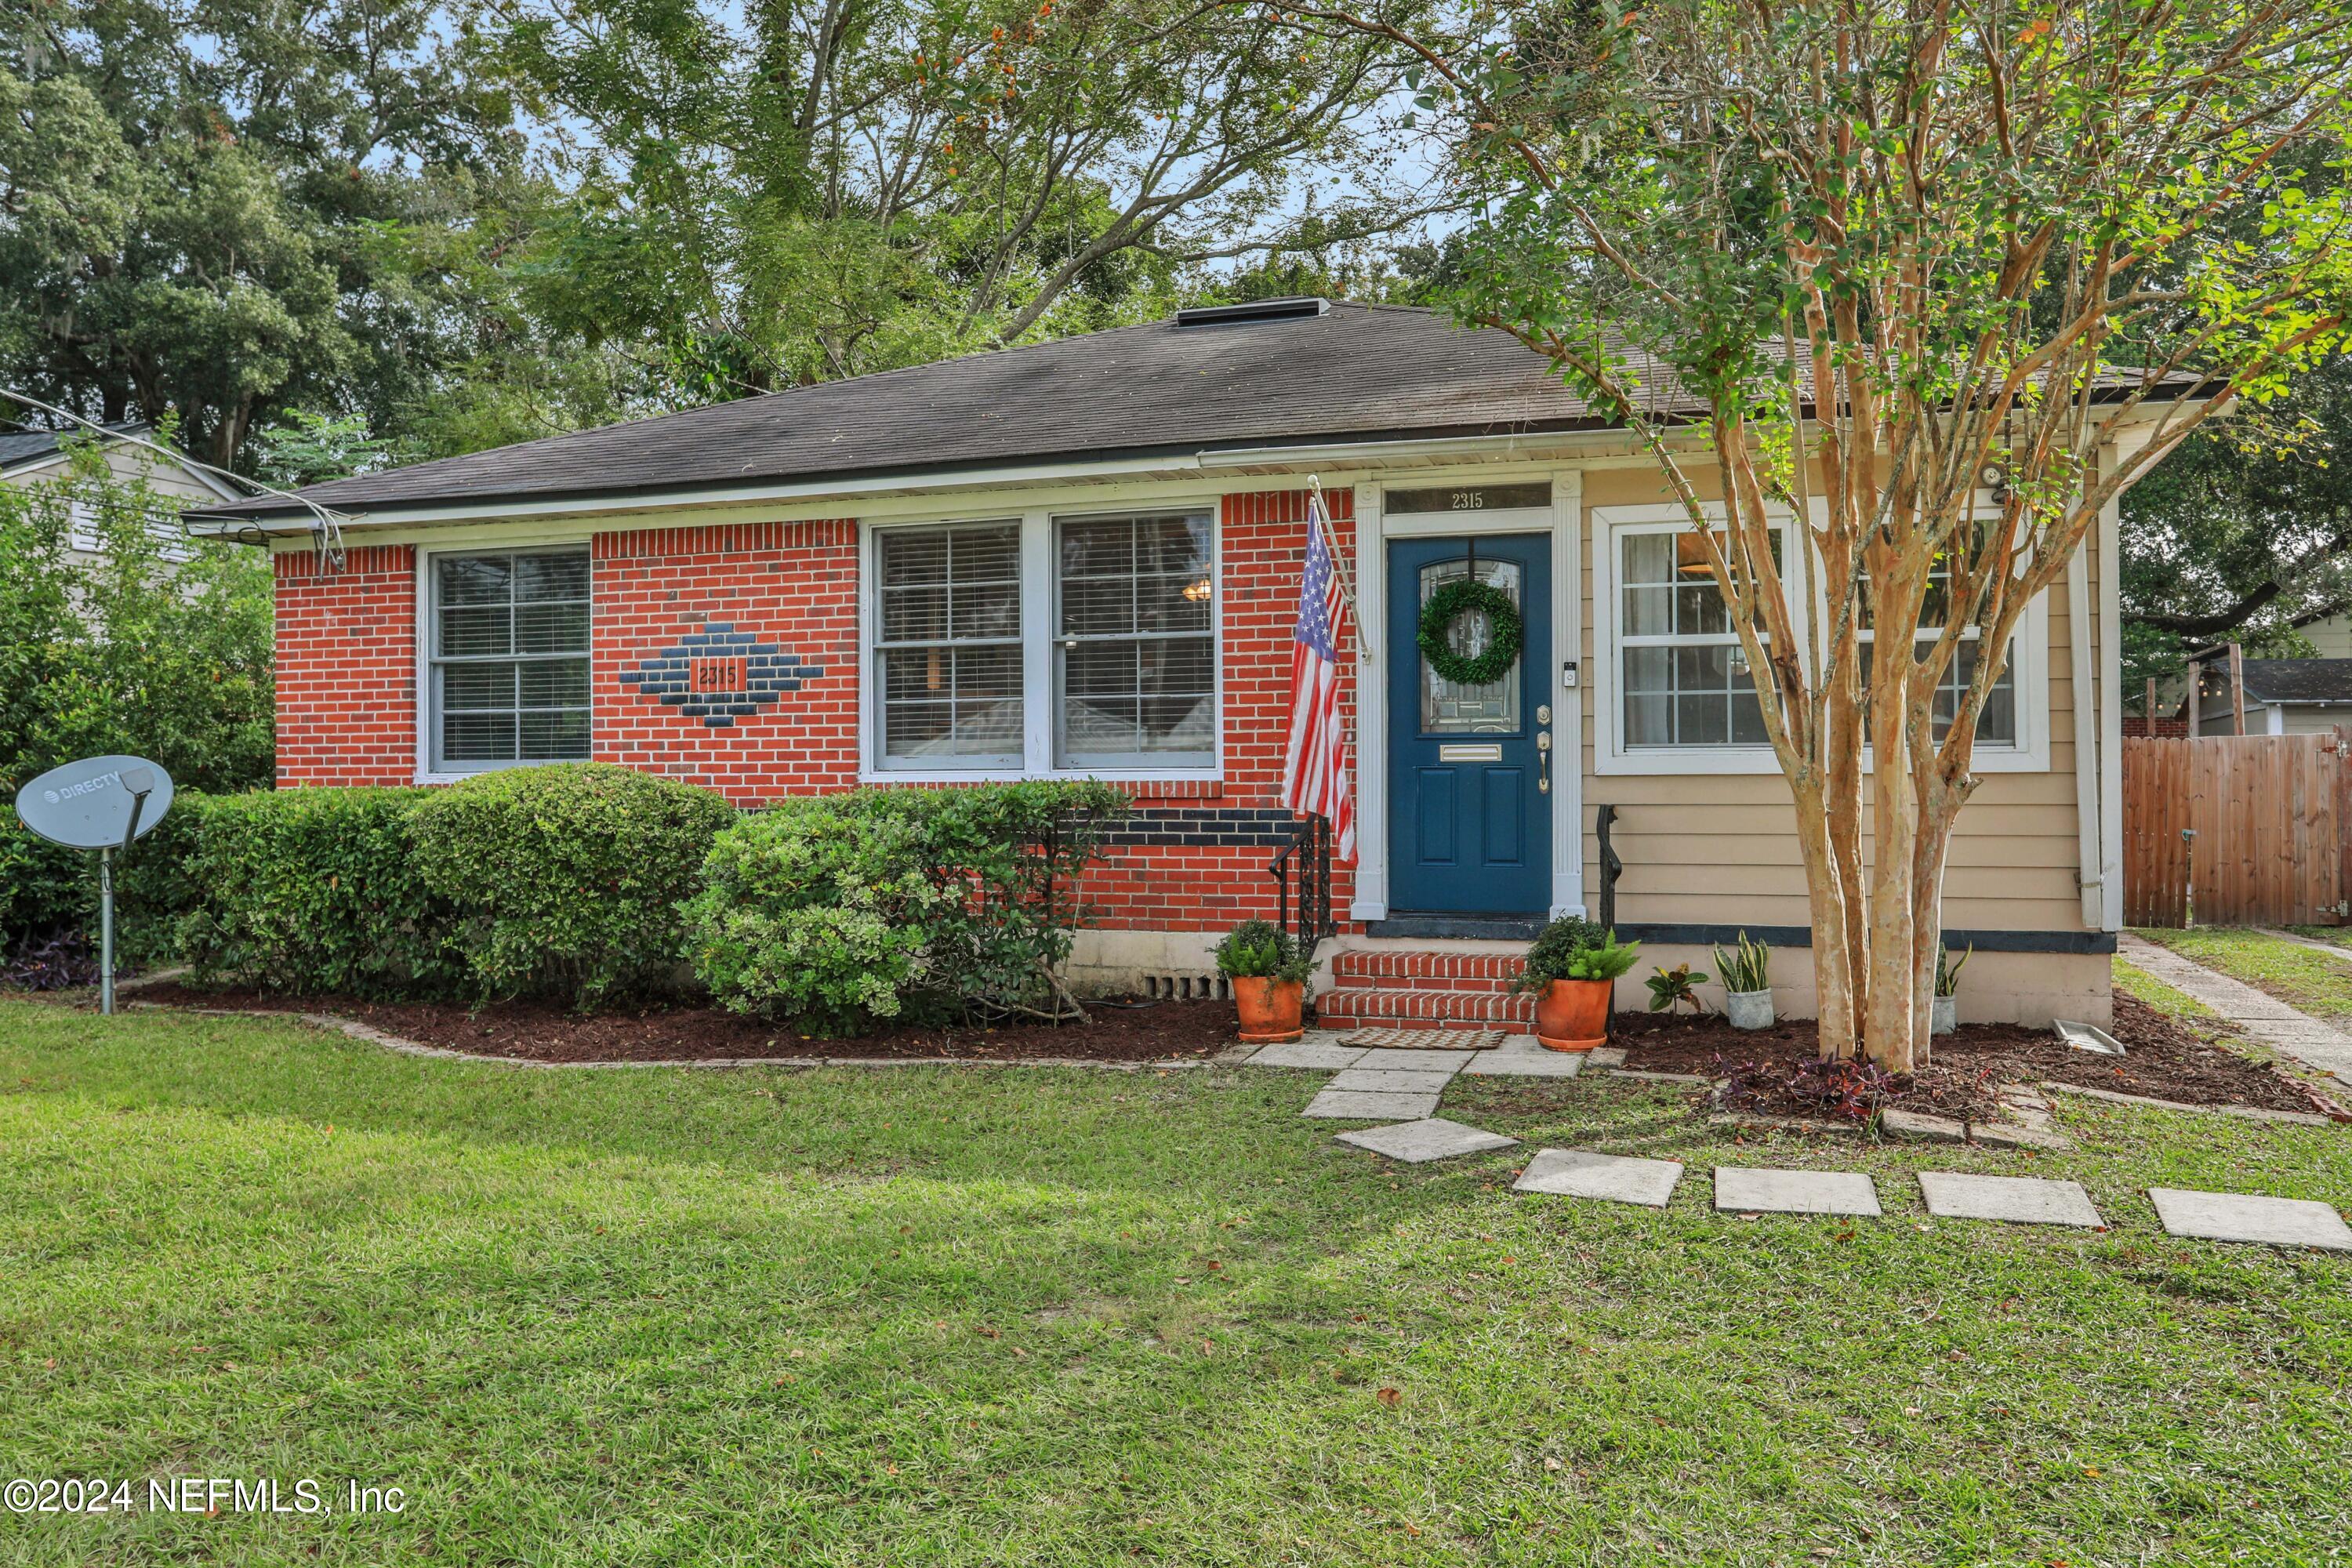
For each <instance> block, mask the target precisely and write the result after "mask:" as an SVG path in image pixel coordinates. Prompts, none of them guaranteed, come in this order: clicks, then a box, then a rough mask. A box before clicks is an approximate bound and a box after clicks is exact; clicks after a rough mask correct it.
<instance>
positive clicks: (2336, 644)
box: [2295, 615, 2352, 658]
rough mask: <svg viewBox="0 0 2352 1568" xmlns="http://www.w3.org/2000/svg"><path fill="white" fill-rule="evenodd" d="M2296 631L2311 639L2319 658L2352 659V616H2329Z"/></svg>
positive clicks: (2306, 623)
mask: <svg viewBox="0 0 2352 1568" xmlns="http://www.w3.org/2000/svg"><path fill="white" fill-rule="evenodd" d="M2295 629H2296V630H2297V631H2299V632H2301V633H2302V634H2303V635H2304V636H2305V637H2309V638H2310V639H2311V649H2312V652H2313V653H2315V654H2316V655H2317V656H2318V657H2319V658H2352V616H2346V615H2335V616H2324V617H2322V618H2321V619H2319V620H2315V621H2306V622H2305V623H2304V624H2303V625H2302V626H2297V627H2296V628H2295Z"/></svg>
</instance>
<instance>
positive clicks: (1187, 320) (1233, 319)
mask: <svg viewBox="0 0 2352 1568" xmlns="http://www.w3.org/2000/svg"><path fill="white" fill-rule="evenodd" d="M1330 309H1331V301H1330V300H1318V299H1313V298H1310V297H1308V296H1306V295H1293V296H1291V297H1289V298H1287V299H1282V300H1249V301H1247V302H1246V303H1244V304H1239V305H1201V306H1197V307H1195V308H1194V309H1192V310H1179V311H1177V312H1176V324H1177V325H1178V326H1180V327H1218V326H1223V325H1226V324H1227V323H1232V324H1234V325H1242V324H1245V323H1248V322H1251V321H1292V320H1295V319H1297V318H1298V317H1301V316H1320V315H1324V314H1326V313H1327V312H1328V311H1329V310H1330Z"/></svg>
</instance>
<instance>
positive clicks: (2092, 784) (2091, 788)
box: [2066, 518, 2106, 931]
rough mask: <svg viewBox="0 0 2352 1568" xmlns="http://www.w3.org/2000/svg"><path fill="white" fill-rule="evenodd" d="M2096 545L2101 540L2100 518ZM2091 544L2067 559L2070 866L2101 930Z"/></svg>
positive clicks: (2086, 915) (2087, 926)
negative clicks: (2071, 743) (2071, 771)
mask: <svg viewBox="0 0 2352 1568" xmlns="http://www.w3.org/2000/svg"><path fill="white" fill-rule="evenodd" d="M2101 521H2102V527H2101V529H2100V534H2101V538H2100V544H2101V546H2102V547H2104V546H2105V537H2104V536H2105V527H2104V523H2105V519H2104V518H2102V520H2101ZM2090 553H2091V543H2090V541H2089V540H2087V539H2086V540H2084V542H2083V545H2082V547H2081V548H2080V549H2078V550H2076V551H2075V552H2074V559H2072V560H2071V561H2069V562H2067V563H2066V651H2067V653H2068V654H2069V655H2070V656H2071V658H2073V661H2074V663H2073V668H2072V673H2073V679H2074V838H2075V842H2074V866H2075V878H2076V880H2077V882H2078V884H2079V885H2080V887H2081V889H2082V895H2083V929H2084V930H2085V931H2100V930H2104V929H2105V925H2104V921H2105V914H2106V899H2105V875H2104V867H2105V858H2104V856H2103V854H2102V852H2101V845H2102V835H2101V834H2100V831H2099V816H2100V813H2099V805H2100V790H2099V745H2098V729H2097V725H2098V710H2097V705H2096V701H2095V698H2094V695H2093V688H2092V683H2091V573H2090V562H2089V556H2090Z"/></svg>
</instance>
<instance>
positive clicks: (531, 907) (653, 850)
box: [411, 763, 736, 1008]
mask: <svg viewBox="0 0 2352 1568" xmlns="http://www.w3.org/2000/svg"><path fill="white" fill-rule="evenodd" d="M735 815H736V814H735V808H734V807H733V806H731V805H728V804H727V802H726V800H725V799H724V798H722V797H721V796H719V795H714V794H712V793H711V792H710V791H709V790H703V789H697V788H695V787H694V786H693V785H691V784H680V783H678V782H677V780H675V779H663V778H656V777H654V776H652V775H651V774H647V773H638V772H636V771H635V770H634V769H630V768H622V767H614V766H613V765H612V764H610V763H562V764H559V765H556V766H552V767H540V768H508V769H502V770H500V771H499V772H497V773H483V774H480V775H478V777H475V778H470V779H467V780H466V781H465V782H464V783H462V784H452V785H450V786H448V787H447V788H446V789H436V790H428V791H425V792H424V798H423V799H422V800H420V801H418V802H417V803H416V804H415V807H414V808H413V812H412V816H411V823H412V832H413V835H414V845H415V848H414V864H415V868H416V871H417V873H418V875H419V876H420V877H421V879H423V881H424V883H425V886H426V887H428V888H430V889H432V890H433V892H434V893H435V894H436V896H437V897H439V898H441V899H444V900H447V901H448V902H449V903H450V904H452V905H454V906H455V907H456V908H457V910H459V911H460V913H459V917H458V922H457V930H456V932H455V941H456V944H457V949H458V951H459V952H462V953H463V954H464V957H465V961H466V963H467V968H468V970H469V971H470V973H471V974H472V976H473V980H474V983H475V984H476V986H477V988H478V990H479V991H480V992H481V993H482V994H486V995H512V994H518V993H530V994H540V995H558V996H566V997H569V998H570V999H571V1000H572V1003H573V1004H574V1005H577V1006H580V1007H583V1008H585V1007H593V1006H594V1005H596V1004H597V1003H598V1002H600V1001H603V1000H604V998H605V997H606V996H607V995H609V994H613V993H614V992H632V993H634V992H646V991H657V990H661V989H664V988H667V986H668V985H670V984H671V983H672V982H673V981H674V979H675V978H676V977H677V973H678V969H679V965H680V963H681V961H682V960H683V959H684V957H685V942H684V925H683V922H682V921H681V920H680V917H679V914H678V908H677V906H678V904H679V903H680V901H681V900H685V899H687V898H688V897H690V896H692V895H693V894H694V892H695V891H696V889H698V887H699V886H700V875H699V874H700V870H701V867H702V861H703V857H704V856H705V855H707V854H708V853H709V849H710V845H711V840H712V839H713V838H714V837H716V836H717V835H718V834H719V830H720V829H721V828H724V827H725V826H728V825H729V824H730V823H731V822H732V821H734V819H735Z"/></svg>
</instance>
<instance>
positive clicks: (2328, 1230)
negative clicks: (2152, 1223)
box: [2147, 1187, 2352, 1252]
mask: <svg viewBox="0 0 2352 1568" xmlns="http://www.w3.org/2000/svg"><path fill="white" fill-rule="evenodd" d="M2147 1195H2148V1197H2149V1199H2150V1200H2151V1201H2153V1202H2154V1203H2155V1205H2156V1215H2157V1217H2158V1219H2160V1220H2162V1221H2163V1222H2164V1228H2165V1229H2166V1230H2168V1231H2169V1232H2171V1233H2172V1234H2173V1235H2174V1236H2195V1237H2204V1238H2205V1239H2207V1240H2209V1241H2259V1242H2264V1243H2267V1244H2268V1245H2270V1246H2272V1247H2324V1248H2326V1250H2328V1251H2330V1252H2352V1228H2347V1226H2345V1224H2344V1218H2343V1216H2342V1215H2338V1214H2337V1213H2336V1211H2335V1210H2334V1209H2332V1208H2329V1207H2328V1206H2327V1205H2326V1204H2321V1203H2312V1202H2310V1201H2308V1200H2306V1199H2303V1198H2258V1197H2252V1196H2249V1195H2247V1194H2242V1193H2192V1192H2187V1191H2184V1190H2183V1189H2181V1188H2179V1187H2150V1188H2149V1189H2148V1190H2147Z"/></svg>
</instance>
